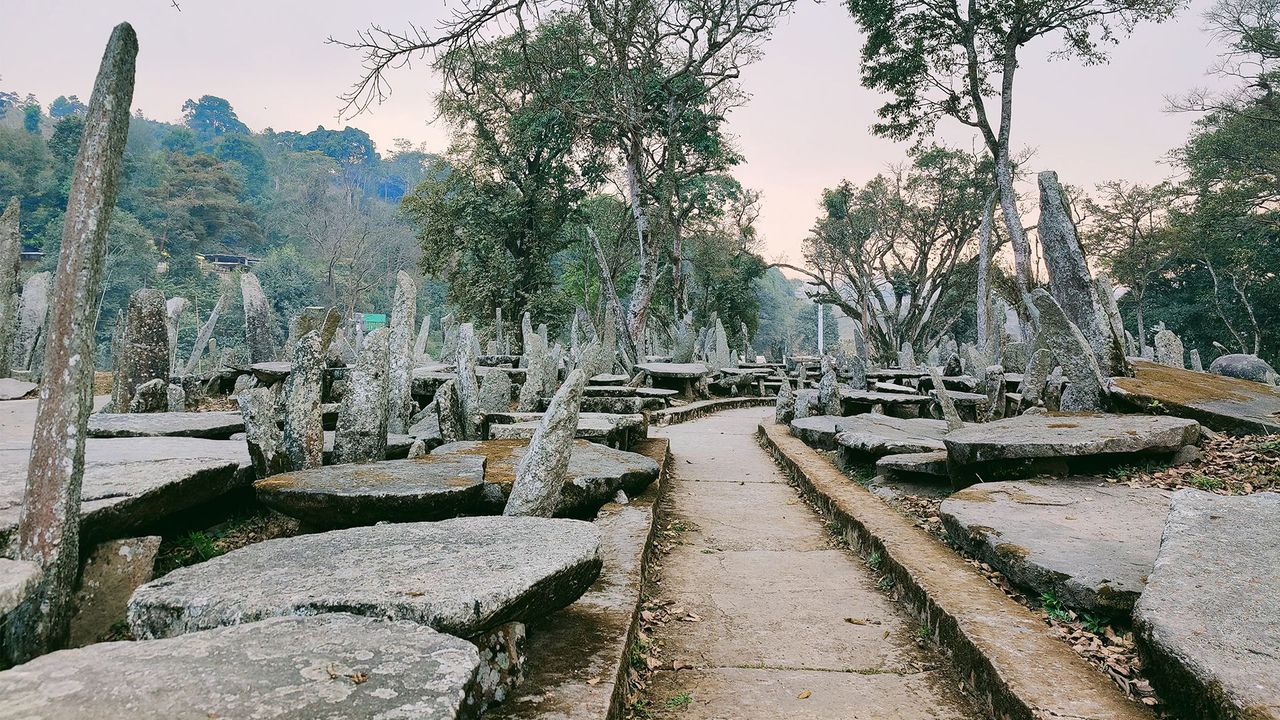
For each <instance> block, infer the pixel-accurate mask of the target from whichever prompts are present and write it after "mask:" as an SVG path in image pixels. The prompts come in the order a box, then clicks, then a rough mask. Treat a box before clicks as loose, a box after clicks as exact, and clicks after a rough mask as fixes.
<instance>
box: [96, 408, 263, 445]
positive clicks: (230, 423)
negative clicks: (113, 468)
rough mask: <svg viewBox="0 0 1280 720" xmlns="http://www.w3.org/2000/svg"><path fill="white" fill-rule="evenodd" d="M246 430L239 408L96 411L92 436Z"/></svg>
mask: <svg viewBox="0 0 1280 720" xmlns="http://www.w3.org/2000/svg"><path fill="white" fill-rule="evenodd" d="M238 432H244V419H243V417H242V416H241V415H240V413H239V412H160V413H94V414H92V415H90V416H89V437H91V438H118V437H194V438H207V439H210V440H227V439H229V438H230V437H231V436H232V435H234V434H236V433H238Z"/></svg>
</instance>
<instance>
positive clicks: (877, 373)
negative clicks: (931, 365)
mask: <svg viewBox="0 0 1280 720" xmlns="http://www.w3.org/2000/svg"><path fill="white" fill-rule="evenodd" d="M928 375H929V371H928V370H927V369H925V368H915V369H912V370H906V369H904V368H878V369H875V370H868V371H867V378H869V379H871V380H918V379H920V378H923V377H928Z"/></svg>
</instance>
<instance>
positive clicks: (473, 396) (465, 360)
mask: <svg viewBox="0 0 1280 720" xmlns="http://www.w3.org/2000/svg"><path fill="white" fill-rule="evenodd" d="M477 342H478V341H477V340H476V332H475V327H474V326H473V325H472V324H471V323H463V325H462V326H461V327H460V328H458V352H457V363H456V365H455V371H454V372H455V380H454V382H455V385H456V387H457V389H458V410H459V413H460V418H461V421H462V432H463V437H466V438H475V437H478V436H479V434H480V428H479V419H480V413H481V412H482V411H481V409H480V381H479V380H478V379H477V378H476V351H475V347H476V344H477ZM544 347H545V346H544ZM539 369H540V370H541V369H542V366H541V365H540V366H539ZM527 382H528V381H526V383H527ZM521 390H522V391H523V388H521Z"/></svg>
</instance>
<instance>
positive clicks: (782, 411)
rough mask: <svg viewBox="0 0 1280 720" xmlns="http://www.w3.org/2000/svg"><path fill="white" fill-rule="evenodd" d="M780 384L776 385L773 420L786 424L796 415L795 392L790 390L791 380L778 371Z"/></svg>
mask: <svg viewBox="0 0 1280 720" xmlns="http://www.w3.org/2000/svg"><path fill="white" fill-rule="evenodd" d="M778 376H779V379H780V380H781V381H782V384H781V385H779V386H778V402H777V405H775V406H774V408H773V421H774V422H777V423H781V424H783V425H788V424H790V423H791V421H792V420H794V419H795V417H796V394H795V393H794V392H792V390H791V381H790V380H788V379H787V374H786V373H784V372H779V373H778Z"/></svg>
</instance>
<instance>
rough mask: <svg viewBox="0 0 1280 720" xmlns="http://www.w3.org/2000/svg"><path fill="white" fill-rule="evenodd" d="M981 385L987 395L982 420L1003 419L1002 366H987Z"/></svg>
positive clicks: (1003, 389)
mask: <svg viewBox="0 0 1280 720" xmlns="http://www.w3.org/2000/svg"><path fill="white" fill-rule="evenodd" d="M982 385H983V388H984V389H985V390H986V394H987V409H986V413H985V415H984V417H983V420H985V421H987V422H990V421H992V420H998V419H999V418H1002V417H1004V396H1005V380H1004V366H1003V365H988V366H987V368H986V370H984V371H983V377H982Z"/></svg>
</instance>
